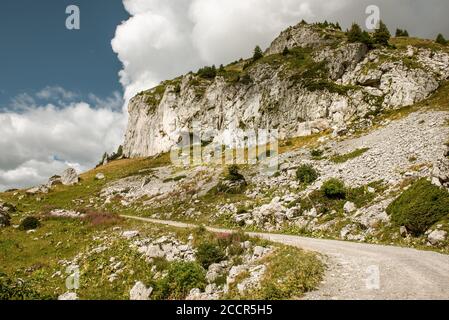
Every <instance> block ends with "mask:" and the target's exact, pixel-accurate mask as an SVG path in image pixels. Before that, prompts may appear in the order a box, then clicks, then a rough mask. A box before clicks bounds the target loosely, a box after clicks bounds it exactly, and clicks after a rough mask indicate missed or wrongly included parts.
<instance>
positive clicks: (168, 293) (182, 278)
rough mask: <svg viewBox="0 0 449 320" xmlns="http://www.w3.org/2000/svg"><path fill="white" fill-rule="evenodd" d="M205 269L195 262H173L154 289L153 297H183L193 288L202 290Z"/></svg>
mask: <svg viewBox="0 0 449 320" xmlns="http://www.w3.org/2000/svg"><path fill="white" fill-rule="evenodd" d="M205 286H206V271H205V270H204V268H203V267H201V265H199V264H198V263H196V262H184V261H179V262H174V263H172V264H170V266H169V268H168V270H167V276H166V277H165V278H163V279H162V280H161V281H160V282H159V283H158V284H157V288H156V290H155V297H154V298H155V299H173V300H180V299H184V298H185V297H186V296H187V295H188V294H189V292H190V290H192V289H194V288H198V289H200V290H204V288H205Z"/></svg>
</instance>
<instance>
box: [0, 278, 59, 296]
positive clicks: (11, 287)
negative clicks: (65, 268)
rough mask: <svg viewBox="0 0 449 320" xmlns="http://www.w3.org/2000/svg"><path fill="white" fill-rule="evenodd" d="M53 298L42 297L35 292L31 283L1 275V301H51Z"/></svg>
mask: <svg viewBox="0 0 449 320" xmlns="http://www.w3.org/2000/svg"><path fill="white" fill-rule="evenodd" d="M49 299H51V297H49V296H45V295H41V294H40V293H38V292H37V291H35V290H33V289H32V288H31V287H30V285H29V283H27V282H24V281H22V280H13V279H11V278H9V277H8V276H7V275H5V274H3V273H0V301H6V300H49Z"/></svg>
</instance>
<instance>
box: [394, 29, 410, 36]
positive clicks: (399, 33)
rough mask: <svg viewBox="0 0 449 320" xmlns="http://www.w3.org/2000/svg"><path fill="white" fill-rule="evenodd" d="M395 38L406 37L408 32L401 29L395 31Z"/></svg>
mask: <svg viewBox="0 0 449 320" xmlns="http://www.w3.org/2000/svg"><path fill="white" fill-rule="evenodd" d="M396 37H408V31H407V30H402V29H396Z"/></svg>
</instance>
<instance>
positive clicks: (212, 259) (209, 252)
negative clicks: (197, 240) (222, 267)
mask: <svg viewBox="0 0 449 320" xmlns="http://www.w3.org/2000/svg"><path fill="white" fill-rule="evenodd" d="M196 256H197V259H198V262H199V263H201V265H202V266H203V267H204V268H205V269H207V268H209V266H210V265H211V264H214V263H218V262H221V261H223V260H224V259H225V258H226V255H225V253H224V251H223V250H222V248H221V247H220V246H219V245H218V243H213V242H204V243H201V244H200V245H199V246H198V248H197V253H196Z"/></svg>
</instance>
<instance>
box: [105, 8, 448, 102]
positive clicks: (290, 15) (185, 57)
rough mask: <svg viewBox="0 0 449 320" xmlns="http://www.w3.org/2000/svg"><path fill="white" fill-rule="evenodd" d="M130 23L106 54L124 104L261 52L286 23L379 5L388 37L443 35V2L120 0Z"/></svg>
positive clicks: (344, 18) (342, 16)
mask: <svg viewBox="0 0 449 320" xmlns="http://www.w3.org/2000/svg"><path fill="white" fill-rule="evenodd" d="M123 3H124V6H125V9H126V10H127V11H128V12H129V14H130V15H131V17H130V18H129V19H128V20H127V21H125V22H123V23H122V24H121V25H120V26H118V27H117V31H116V35H115V37H114V39H113V40H112V47H113V50H114V51H115V52H116V53H117V55H118V57H119V59H120V60H121V61H122V63H123V70H122V71H121V72H120V81H121V83H122V85H123V86H124V89H125V98H126V99H129V98H131V97H132V96H133V95H134V94H136V93H137V92H139V91H141V90H144V89H148V88H150V87H152V86H155V85H157V84H158V83H159V82H160V81H162V80H165V79H167V78H173V77H175V76H178V75H180V74H183V73H186V72H188V71H192V70H196V69H198V68H199V67H201V66H203V65H206V64H209V65H210V64H217V65H218V64H221V63H228V62H231V61H233V60H236V59H238V58H240V57H248V56H250V55H251V51H252V49H253V48H254V47H255V46H256V45H257V44H259V45H261V46H263V47H266V46H268V45H269V43H270V42H271V41H272V40H273V39H274V38H275V37H276V36H277V35H278V34H279V32H280V31H282V30H283V29H285V28H287V27H288V26H290V25H294V24H296V23H297V22H299V21H300V20H301V19H305V20H307V21H309V22H314V21H323V20H325V19H327V20H330V21H339V22H340V23H341V24H342V26H343V27H348V26H349V25H350V24H351V23H352V22H353V21H356V22H359V23H363V22H364V21H365V19H366V17H367V16H366V14H365V9H366V7H367V6H368V5H372V4H374V5H378V6H379V8H380V9H381V17H382V19H383V20H384V21H385V22H386V23H387V24H388V26H389V27H390V29H391V30H392V31H393V30H395V29H396V28H397V27H400V28H407V29H408V30H409V32H410V33H411V34H412V35H415V36H420V37H429V38H434V37H435V36H436V33H438V32H443V33H446V34H447V35H448V36H449V20H448V19H447V17H446V15H447V12H449V2H448V1H447V0H430V1H414V0H396V1H389V0H226V1H222V0H123Z"/></svg>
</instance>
